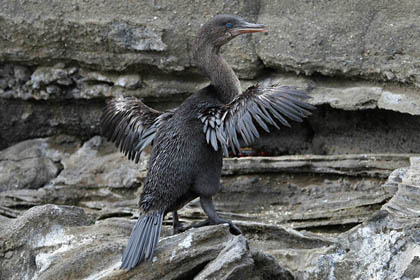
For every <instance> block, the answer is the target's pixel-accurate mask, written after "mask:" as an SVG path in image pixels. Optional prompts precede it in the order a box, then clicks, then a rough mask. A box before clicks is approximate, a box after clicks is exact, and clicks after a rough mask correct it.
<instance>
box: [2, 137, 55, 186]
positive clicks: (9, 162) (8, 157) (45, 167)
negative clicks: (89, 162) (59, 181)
mask: <svg viewBox="0 0 420 280" xmlns="http://www.w3.org/2000/svg"><path fill="white" fill-rule="evenodd" d="M62 157H63V153H62V152H60V151H58V150H56V149H53V148H52V147H51V145H50V144H49V143H48V140H47V139H36V140H28V141H25V142H21V143H19V144H18V145H15V146H12V147H10V148H8V149H5V150H3V151H1V152H0V192H2V191H6V190H18V189H38V188H41V187H43V186H44V185H45V184H47V183H48V182H49V181H50V180H51V179H53V178H55V177H56V176H57V175H58V173H59V172H60V171H61V169H62V167H61V165H60V160H61V159H62Z"/></svg>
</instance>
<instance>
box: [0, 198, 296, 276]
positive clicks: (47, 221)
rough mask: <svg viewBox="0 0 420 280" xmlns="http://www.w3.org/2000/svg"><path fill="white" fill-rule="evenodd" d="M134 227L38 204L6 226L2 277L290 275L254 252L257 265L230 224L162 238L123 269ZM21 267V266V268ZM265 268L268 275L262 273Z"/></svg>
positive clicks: (0, 243) (0, 237)
mask: <svg viewBox="0 0 420 280" xmlns="http://www.w3.org/2000/svg"><path fill="white" fill-rule="evenodd" d="M132 226H133V223H132V222H129V221H128V220H126V219H117V218H113V219H108V220H106V221H98V222H96V223H94V222H93V220H92V219H91V218H89V217H88V216H87V215H86V214H85V213H84V212H83V209H81V208H78V207H68V206H56V205H44V206H39V207H34V208H32V209H31V210H29V211H27V212H26V213H25V214H24V215H23V216H21V217H20V218H18V219H16V220H14V221H13V222H12V223H11V224H10V225H9V226H8V227H7V228H2V229H1V231H0V255H1V256H2V259H1V261H0V268H1V270H0V271H1V272H0V276H1V277H2V279H82V278H83V279H186V278H190V279H192V278H193V277H194V279H215V278H214V277H216V276H217V277H218V276H222V275H223V276H226V278H225V279H228V277H234V278H233V279H235V277H241V278H242V277H243V278H244V279H272V278H273V277H278V276H285V277H287V276H288V275H290V274H288V272H287V271H285V270H284V269H282V268H281V267H280V266H279V265H278V264H277V263H273V261H272V259H271V258H270V257H269V256H266V255H264V254H262V253H259V254H255V253H254V255H256V256H257V257H256V258H257V261H256V262H257V265H255V264H254V259H253V254H251V252H250V251H249V248H248V245H247V241H246V239H245V238H244V237H243V236H239V237H233V236H232V235H230V233H229V230H228V227H227V225H219V226H214V227H206V228H201V229H193V230H190V231H187V232H185V233H182V234H178V235H175V236H169V237H164V238H161V240H160V242H159V245H158V248H157V250H156V253H155V257H154V258H153V260H152V262H147V263H144V264H142V265H139V266H137V267H136V268H135V269H133V270H131V271H128V272H127V271H124V270H119V269H118V268H119V266H120V264H121V261H120V257H121V254H122V249H123V247H124V245H125V243H126V242H127V239H128V236H129V233H130V230H131V227H132ZM243 258H245V259H246V260H247V263H246V264H245V263H243V262H242V260H243ZM16 267H19V268H20V269H19V272H18V273H16V271H15V268H16ZM203 267H205V268H204V269H203ZM201 270H202V271H201ZM262 270H264V271H265V275H261V274H259V273H258V272H259V271H262ZM200 271H201V272H200ZM218 279H221V278H218ZM229 279H232V278H229ZM277 279H291V278H290V277H288V278H277Z"/></svg>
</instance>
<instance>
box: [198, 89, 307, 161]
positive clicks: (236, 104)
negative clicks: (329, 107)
mask: <svg viewBox="0 0 420 280" xmlns="http://www.w3.org/2000/svg"><path fill="white" fill-rule="evenodd" d="M307 98H309V96H308V95H307V93H306V92H305V91H303V90H299V89H297V88H295V87H288V86H278V87H268V88H259V87H255V86H254V87H250V88H248V89H247V90H246V91H245V92H244V93H242V94H240V95H238V96H237V97H236V98H235V99H234V100H232V102H230V103H229V104H226V105H223V106H216V107H211V108H207V109H206V110H205V111H204V112H202V113H200V114H199V115H198V118H199V119H200V120H201V122H202V123H203V132H204V133H205V135H206V140H207V143H209V144H211V145H212V147H213V148H214V149H215V150H216V151H217V150H218V148H219V145H220V146H221V148H222V149H223V153H224V154H225V156H228V149H229V148H230V149H231V150H232V152H233V153H234V154H236V152H237V151H239V150H240V143H239V137H241V138H242V139H243V140H244V142H245V144H246V145H249V144H251V143H252V142H253V141H254V140H255V139H256V138H258V137H260V135H259V133H258V129H257V126H260V127H261V128H262V129H264V130H265V131H267V132H270V129H269V125H272V126H274V127H276V128H277V129H280V127H279V123H280V124H282V125H284V126H288V127H290V124H289V122H288V120H287V119H290V120H294V121H297V122H302V118H305V117H307V116H309V115H311V112H310V111H309V110H313V109H315V107H313V106H312V105H310V104H308V103H306V102H305V101H304V100H305V99H307ZM278 122H279V123H278Z"/></svg>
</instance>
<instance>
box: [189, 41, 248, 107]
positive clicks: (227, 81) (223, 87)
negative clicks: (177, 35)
mask: <svg viewBox="0 0 420 280" xmlns="http://www.w3.org/2000/svg"><path fill="white" fill-rule="evenodd" d="M195 60H196V62H197V64H198V66H199V68H200V69H201V71H203V72H204V73H205V74H206V75H207V76H208V77H209V78H210V80H211V84H212V85H213V86H214V87H215V88H216V90H217V94H218V98H219V99H220V100H221V101H222V102H223V103H229V102H230V101H232V99H233V98H234V97H235V96H237V95H238V94H240V93H241V84H240V82H239V79H238V77H237V76H236V74H235V72H234V71H233V69H232V67H231V66H230V65H229V64H228V63H227V62H226V61H225V60H224V59H223V57H222V56H220V54H219V48H215V47H211V46H210V45H205V44H202V45H201V46H200V45H199V46H198V48H197V49H196V53H195Z"/></svg>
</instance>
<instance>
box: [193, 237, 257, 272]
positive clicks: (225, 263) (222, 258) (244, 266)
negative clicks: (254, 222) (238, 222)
mask: <svg viewBox="0 0 420 280" xmlns="http://www.w3.org/2000/svg"><path fill="white" fill-rule="evenodd" d="M253 266H254V261H253V259H252V257H251V254H250V253H249V248H248V244H247V241H246V239H245V238H244V237H243V236H242V235H240V236H235V237H233V238H232V239H231V240H230V241H229V242H228V243H227V244H226V247H225V248H224V249H223V250H222V251H221V252H220V253H219V255H218V256H217V257H216V259H214V260H213V261H211V262H210V263H209V264H207V265H206V267H205V268H204V269H203V270H202V271H201V272H200V273H199V274H198V275H197V276H196V277H194V279H196V280H205V279H250V274H251V272H252V268H253Z"/></svg>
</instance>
